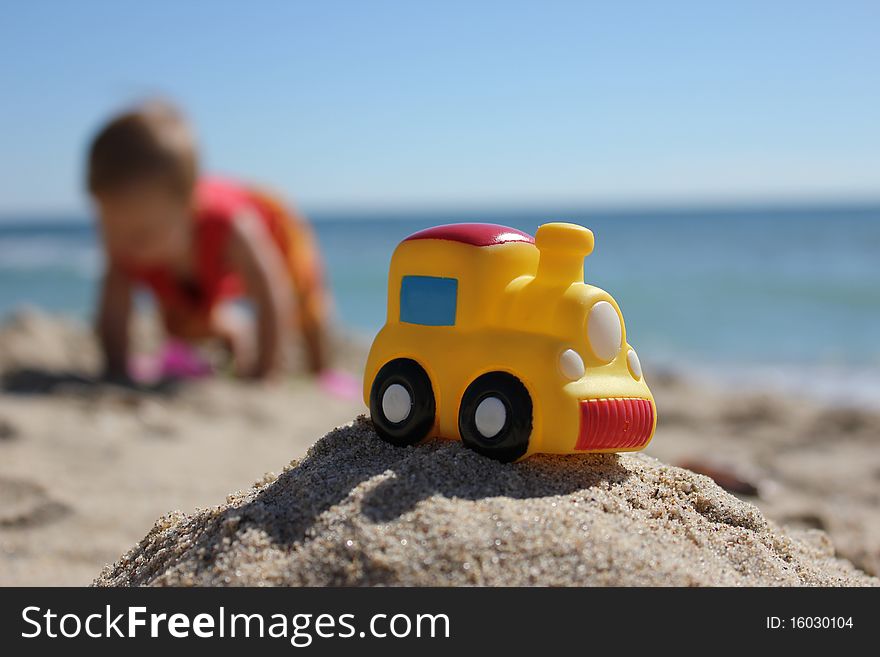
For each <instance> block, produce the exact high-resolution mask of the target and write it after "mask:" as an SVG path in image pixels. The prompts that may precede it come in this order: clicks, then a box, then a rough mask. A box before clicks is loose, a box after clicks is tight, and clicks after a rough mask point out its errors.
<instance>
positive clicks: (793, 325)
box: [0, 204, 880, 404]
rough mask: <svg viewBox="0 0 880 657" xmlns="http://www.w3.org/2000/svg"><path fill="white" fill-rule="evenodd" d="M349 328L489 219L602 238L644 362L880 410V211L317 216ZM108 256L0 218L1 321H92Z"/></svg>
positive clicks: (54, 222)
mask: <svg viewBox="0 0 880 657" xmlns="http://www.w3.org/2000/svg"><path fill="white" fill-rule="evenodd" d="M312 219H313V221H314V226H315V231H316V233H317V236H318V240H319V242H320V245H321V248H322V251H323V254H324V259H325V264H326V269H327V273H328V278H329V281H330V284H331V286H332V288H333V294H334V298H335V303H336V314H337V318H338V320H339V321H340V322H341V324H342V325H344V326H345V327H347V328H349V329H351V330H353V331H355V332H358V333H360V334H363V335H364V336H366V337H368V338H369V337H372V335H374V334H375V332H376V331H377V330H378V329H379V328H380V327H381V325H382V323H383V322H384V314H385V297H386V282H387V270H388V264H389V259H390V256H391V253H392V251H393V249H394V247H395V246H396V245H397V244H398V243H399V242H400V240H402V239H403V238H404V237H406V236H407V235H408V234H410V233H412V232H415V231H417V230H420V229H422V228H426V227H428V226H431V225H435V224H439V223H450V222H458V221H484V222H492V223H502V224H506V225H510V226H513V227H514V228H519V229H521V230H525V231H528V232H530V233H532V234H534V231H535V230H536V228H537V227H538V225H540V224H541V223H546V222H547V221H558V220H563V221H572V222H575V223H580V224H582V225H585V226H587V227H589V228H591V229H592V230H593V232H594V234H595V237H596V248H595V251H594V253H593V254H592V255H591V256H589V257H588V258H587V259H586V261H585V280H586V281H587V282H588V283H590V284H593V285H597V286H599V287H601V288H603V289H606V290H607V291H608V292H610V293H611V294H612V295H613V296H614V297H615V299H617V301H618V302H619V303H620V306H621V309H622V310H623V313H624V317H625V319H626V322H627V333H628V337H629V340H630V342H631V343H632V344H633V345H635V347H636V348H637V350H638V351H639V354H640V355H641V357H642V360H643V361H645V362H648V363H657V364H658V365H662V366H664V367H670V368H676V369H687V370H691V371H694V372H697V373H698V374H700V375H702V376H704V377H707V378H708V379H710V380H713V379H714V380H722V379H723V380H726V381H734V382H735V381H746V380H750V379H754V378H755V377H760V378H761V380H762V381H765V382H767V383H769V384H772V385H779V386H783V387H785V386H788V387H791V386H792V385H794V386H795V387H799V386H800V387H804V386H807V387H810V388H811V389H812V390H813V391H818V392H819V394H821V395H822V396H823V397H828V398H834V399H839V400H841V401H846V400H847V399H853V400H859V401H867V402H868V403H874V402H877V403H878V404H880V401H878V400H880V343H878V336H880V204H863V205H847V206H805V207H794V206H791V207H788V206H786V207H773V206H769V207H731V208H716V209H699V208H696V209H695V208H687V209H678V210H677V209H675V208H671V207H662V208H655V209H650V208H637V209H631V210H617V209H614V210H597V209H577V208H569V209H558V208H557V209H552V208H548V209H547V210H546V211H542V210H540V209H535V208H528V209H525V210H522V209H520V210H511V209H507V210H504V209H497V210H492V209H486V208H478V209H474V210H471V211H468V210H456V211H438V210H431V211H427V210H426V211H422V212H415V211H412V212H403V211H394V212H386V213H381V212H372V211H371V212H369V213H359V214H358V213H350V214H345V213H326V212H325V213H314V214H313V215H312ZM100 270H101V253H100V248H99V244H98V242H97V236H96V233H95V230H94V226H93V224H92V222H90V221H89V220H88V219H87V218H85V217H77V216H74V215H68V216H56V217H49V216H46V217H41V218H34V217H30V218H26V217H21V218H16V217H14V216H12V217H10V216H7V217H4V218H3V219H2V220H0V316H5V315H7V314H9V313H11V312H13V311H14V310H15V309H16V308H19V307H21V306H25V305H30V306H37V307H40V308H43V309H45V310H47V311H50V312H56V313H64V314H68V315H72V316H75V317H79V318H81V319H87V318H88V317H90V316H91V313H92V309H93V307H94V303H95V292H96V285H97V279H98V277H99V275H100Z"/></svg>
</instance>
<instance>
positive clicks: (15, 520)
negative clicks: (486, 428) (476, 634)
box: [0, 313, 880, 585]
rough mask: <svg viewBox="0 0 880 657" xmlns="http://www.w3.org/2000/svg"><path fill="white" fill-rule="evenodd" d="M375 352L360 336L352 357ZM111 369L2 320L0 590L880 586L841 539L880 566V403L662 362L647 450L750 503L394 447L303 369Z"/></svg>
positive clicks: (673, 479) (78, 345)
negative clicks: (739, 382) (155, 374)
mask: <svg viewBox="0 0 880 657" xmlns="http://www.w3.org/2000/svg"><path fill="white" fill-rule="evenodd" d="M146 333H149V331H146ZM145 342H149V340H145ZM362 357H363V345H362V344H357V343H348V344H347V345H346V346H345V350H344V359H343V360H344V361H345V362H346V364H347V365H348V366H349V367H350V369H351V370H352V371H355V370H356V368H357V366H358V364H359V363H360V362H361V361H360V359H361V358H362ZM96 364H97V353H96V349H95V345H94V341H93V340H92V338H91V337H90V334H89V331H88V330H87V328H86V327H84V326H82V325H79V324H76V323H72V322H70V321H67V320H60V319H58V318H54V317H48V316H45V315H41V314H38V313H29V314H26V315H23V316H20V317H18V318H15V319H13V320H10V321H7V322H5V323H4V324H3V325H2V326H0V371H2V376H3V378H2V393H0V584H3V585H12V584H19V585H27V584H36V585H41V584H42V585H49V584H79V585H83V584H88V583H90V582H92V580H93V579H94V578H95V577H96V576H97V575H98V573H99V572H101V569H102V568H104V567H105V565H106V564H113V563H116V566H115V567H113V568H108V569H106V570H105V571H104V573H103V575H102V576H101V579H99V583H105V584H106V583H146V582H151V583H183V582H190V581H191V582H198V583H212V582H225V578H227V577H228V578H229V579H230V583H250V584H261V583H262V584H267V583H292V582H304V583H433V584H443V583H449V584H453V583H530V582H535V583H548V584H549V583H570V584H576V583H607V584H639V583H642V584H650V583H692V584H755V583H761V584H794V583H800V584H836V583H848V584H856V583H859V584H861V583H872V584H873V583H876V580H872V579H868V578H866V577H864V575H861V574H859V572H858V571H856V570H853V569H852V568H851V567H850V566H849V565H847V564H846V563H845V562H843V561H840V560H838V559H837V558H836V557H835V556H833V555H836V556H837V557H841V558H845V559H849V560H850V561H852V562H853V563H854V564H855V565H856V566H857V567H858V568H860V569H862V570H864V571H867V572H869V573H873V574H877V573H878V571H880V517H878V514H877V513H876V509H877V505H878V502H880V499H878V498H880V450H878V449H877V447H878V442H880V417H878V415H877V414H876V413H874V412H872V411H868V410H860V409H841V408H832V407H825V406H821V405H817V404H816V403H815V402H809V403H808V402H806V401H804V400H799V399H794V398H787V397H781V396H778V395H771V394H763V393H762V394H760V395H759V394H757V393H755V392H748V391H730V390H724V389H717V390H716V389H713V388H711V387H707V386H705V385H702V384H701V385H694V384H693V383H691V382H689V381H687V380H683V379H680V378H678V377H676V376H672V375H670V374H668V373H661V372H652V371H651V369H650V368H649V365H648V364H647V363H646V372H647V375H648V377H649V381H650V383H651V385H652V389H653V390H654V391H655V394H656V397H657V402H658V406H659V413H660V425H659V429H658V433H657V436H656V437H655V440H654V442H653V443H652V445H651V446H650V447H649V450H648V454H650V455H652V456H656V457H658V458H659V459H660V460H661V461H664V462H666V463H671V464H686V465H689V466H690V467H692V468H693V469H696V470H698V471H703V472H706V473H707V474H711V475H712V476H713V477H714V478H715V479H716V480H718V481H719V482H720V483H722V484H723V485H725V486H726V487H728V488H729V489H731V490H735V491H738V492H737V495H739V496H740V497H741V498H742V500H744V501H740V500H738V499H736V498H735V497H733V496H731V495H728V494H727V493H725V492H723V491H721V490H720V489H719V488H718V487H717V486H715V485H714V484H712V483H711V481H709V480H708V479H707V478H705V477H699V476H696V475H694V474H692V473H690V472H687V471H685V470H681V469H678V468H674V467H670V466H667V465H664V464H663V463H661V462H657V461H655V460H653V459H651V458H647V457H645V456H643V455H622V456H620V457H617V456H601V457H596V456H576V457H574V458H565V459H552V458H549V457H541V458H537V459H532V460H530V461H528V462H526V463H525V464H515V465H508V466H502V465H499V464H495V463H494V462H491V461H488V460H486V459H482V458H480V457H477V456H475V455H473V454H471V453H469V452H467V451H466V450H463V449H462V448H461V447H460V446H459V445H458V444H456V443H451V442H446V441H440V442H433V443H430V444H429V445H426V446H419V447H417V448H409V449H405V450H402V449H398V448H392V447H390V446H387V445H385V444H384V443H381V442H380V441H378V440H376V439H375V438H374V437H373V436H372V433H371V431H370V430H369V427H368V425H366V424H363V423H360V422H355V423H354V424H351V421H352V419H353V418H355V417H356V416H357V415H359V414H361V413H363V412H364V410H365V409H364V408H363V404H362V402H361V401H360V400H358V399H354V400H347V401H346V400H339V399H333V398H329V397H327V396H326V394H324V393H322V392H321V391H320V390H319V389H318V388H317V387H315V386H314V385H313V384H312V383H310V382H309V381H308V380H306V379H303V378H297V377H291V378H290V379H288V380H286V381H285V382H284V383H281V384H275V385H266V386H255V385H248V384H242V383H238V382H235V381H233V380H230V379H227V378H223V377H217V378H213V379H210V380H206V381H201V382H196V383H193V384H188V385H186V386H182V387H179V388H177V389H162V390H157V391H152V392H136V391H132V390H128V389H123V388H119V387H113V386H105V385H97V384H95V383H94V382H93V380H92V379H91V378H90V377H91V376H93V375H94V372H95V371H96ZM343 425H350V426H349V427H348V428H343V429H341V430H339V431H336V432H332V433H331V434H330V435H329V436H328V437H327V438H325V439H323V440H322V441H321V442H320V443H319V445H318V446H317V447H316V448H315V449H314V451H313V452H312V454H310V455H309V456H308V457H306V459H305V460H303V461H302V462H301V463H300V465H299V466H295V467H293V468H289V469H287V470H286V471H285V472H283V473H282V474H281V475H280V476H279V477H275V475H271V474H270V475H265V473H267V472H268V473H271V472H279V471H281V470H282V468H284V466H285V464H287V463H289V462H290V460H291V459H299V458H302V457H303V455H304V454H305V453H306V451H307V450H308V448H309V447H310V445H312V444H313V443H314V441H315V440H316V439H317V438H319V437H321V436H323V435H324V434H325V433H327V432H328V431H329V430H330V429H332V428H333V427H336V426H343ZM456 472H457V473H458V475H456V474H455V473H456ZM254 482H259V483H258V489H256V490H251V485H252V484H253V483H254ZM230 491H241V492H239V493H232V494H231V495H230V494H229V493H230ZM227 496H228V497H227ZM223 500H227V502H226V503H225V504H224V505H221V506H217V505H218V504H219V503H221V502H223ZM575 503H576V504H575ZM554 504H555V506H553V505H554ZM752 505H755V506H752ZM199 509H201V510H199ZM175 510H181V511H175ZM170 512H173V513H171V514H170V515H168V514H169V513H170ZM496 516H497V518H495V517H496ZM765 517H766V519H769V522H768V520H765ZM157 518H161V519H160V520H159V522H158V524H155V526H154V523H156V519H157ZM535 518H537V520H535ZM498 523H500V524H498ZM777 525H780V526H782V529H780V528H779V527H777ZM151 527H153V530H152V531H151V530H150V528H151ZM584 527H586V529H584ZM640 532H641V533H640ZM144 536H147V538H146V539H144ZM188 536H190V537H191V538H192V543H191V544H187V543H186V542H185V541H186V537H188ZM142 539H143V542H142V543H140V545H139V546H138V547H136V548H135V550H134V551H133V552H129V550H130V549H131V548H132V546H135V545H137V544H138V542H139V541H142ZM349 540H350V541H352V544H351V545H348V541H349ZM403 540H406V545H404V544H403V543H402V541H403ZM495 541H500V544H496V543H495ZM163 545H164V546H166V547H167V548H168V549H170V550H171V551H172V552H173V553H175V554H178V553H179V555H180V562H179V563H178V564H177V565H174V564H171V563H170V561H169V560H168V558H167V554H164V553H159V552H158V551H157V548H159V547H161V546H163ZM209 545H211V546H215V547H216V548H217V552H216V554H215V555H214V557H213V558H212V559H209V560H208V562H206V563H203V562H202V561H200V560H199V559H198V558H197V555H198V551H199V549H201V548H204V547H205V546H209ZM125 553H128V555H127V557H126V558H124V559H122V560H121V561H118V560H119V559H120V555H123V554H125ZM542 555H543V556H542ZM293 556H296V559H293ZM493 557H497V559H498V561H497V562H495V561H493ZM465 564H468V567H467V568H465ZM504 564H506V565H507V567H502V566H503V565H504ZM237 573H240V574H237ZM660 573H662V574H663V575H662V577H661V576H660ZM438 578H439V579H438ZM563 580H565V581H563Z"/></svg>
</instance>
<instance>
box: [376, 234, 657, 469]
mask: <svg viewBox="0 0 880 657" xmlns="http://www.w3.org/2000/svg"><path fill="white" fill-rule="evenodd" d="M592 250H593V233H592V232H591V231H589V230H588V229H586V228H584V227H582V226H578V225H575V224H568V223H549V224H545V225H543V226H541V227H540V228H538V231H537V233H536V236H535V237H534V238H533V237H532V236H531V235H528V234H527V233H523V232H521V231H518V230H515V229H513V228H507V227H505V226H499V225H495V224H450V225H446V226H437V227H435V228H429V229H427V230H423V231H420V232H418V233H415V234H413V235H410V236H409V237H407V238H406V239H405V240H404V241H403V242H401V243H400V245H399V246H398V247H397V249H396V250H395V251H394V255H393V256H392V258H391V269H390V273H389V277H388V316H387V321H386V324H385V326H384V327H383V328H382V330H381V331H380V332H379V334H378V335H377V336H376V339H375V340H374V342H373V346H372V348H371V349H370V355H369V358H368V360H367V365H366V371H365V374H364V401H365V402H366V404H367V405H368V406H369V408H370V415H371V417H372V421H373V424H374V425H375V427H376V431H377V433H378V434H379V435H380V436H381V437H382V438H383V439H385V440H387V441H389V442H391V443H393V444H395V445H410V444H413V443H416V442H418V441H420V440H422V439H424V438H426V437H428V436H444V437H447V438H459V439H461V440H462V442H463V443H464V444H465V445H466V446H468V447H470V448H472V449H474V450H476V451H477V452H479V453H481V454H484V455H486V456H489V457H492V458H495V459H498V460H501V461H514V460H517V459H520V458H523V457H526V456H529V455H531V454H534V453H539V452H544V453H556V454H564V453H574V452H622V451H634V450H639V449H643V448H644V447H645V446H646V445H647V444H648V443H649V442H650V440H651V437H652V436H653V434H654V428H655V426H656V422H657V414H656V408H655V405H654V398H653V396H652V395H651V391H650V390H649V389H648V386H647V384H646V383H645V380H644V377H643V376H642V368H641V365H640V363H639V358H638V356H637V355H636V352H635V350H633V348H632V347H631V346H630V345H629V344H628V343H627V341H626V329H625V327H624V323H623V317H622V315H621V313H620V309H619V308H618V306H617V303H616V302H615V301H614V299H613V298H611V296H610V295H609V294H608V293H607V292H605V291H603V290H600V289H599V288H597V287H594V286H592V285H587V284H586V283H584V275H583V261H584V258H585V257H586V256H587V255H589V254H590V253H591V252H592Z"/></svg>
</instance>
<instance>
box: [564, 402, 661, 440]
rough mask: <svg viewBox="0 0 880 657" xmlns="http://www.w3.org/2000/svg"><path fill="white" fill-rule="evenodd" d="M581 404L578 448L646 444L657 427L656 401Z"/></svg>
mask: <svg viewBox="0 0 880 657" xmlns="http://www.w3.org/2000/svg"><path fill="white" fill-rule="evenodd" d="M580 405H581V430H580V434H579V435H578V440H577V444H576V445H575V449H627V448H633V447H643V446H644V445H646V444H647V442H648V440H649V439H650V438H651V433H652V431H653V429H654V404H652V403H651V402H649V401H648V400H647V399H588V400H586V401H582V402H581V403H580Z"/></svg>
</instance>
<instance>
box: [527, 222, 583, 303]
mask: <svg viewBox="0 0 880 657" xmlns="http://www.w3.org/2000/svg"><path fill="white" fill-rule="evenodd" d="M593 243H594V239H593V231H591V230H589V229H588V228H584V227H583V226H578V225H577V224H568V223H564V222H554V223H549V224H544V225H543V226H541V227H539V228H538V232H537V233H535V246H537V247H538V251H539V252H540V257H539V260H538V272H537V274H536V276H535V280H536V281H540V282H542V283H544V284H549V285H554V286H560V287H568V286H569V285H571V284H572V283H576V282H577V283H582V282H583V281H584V258H585V257H587V256H588V255H590V254H591V253H592V252H593Z"/></svg>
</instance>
